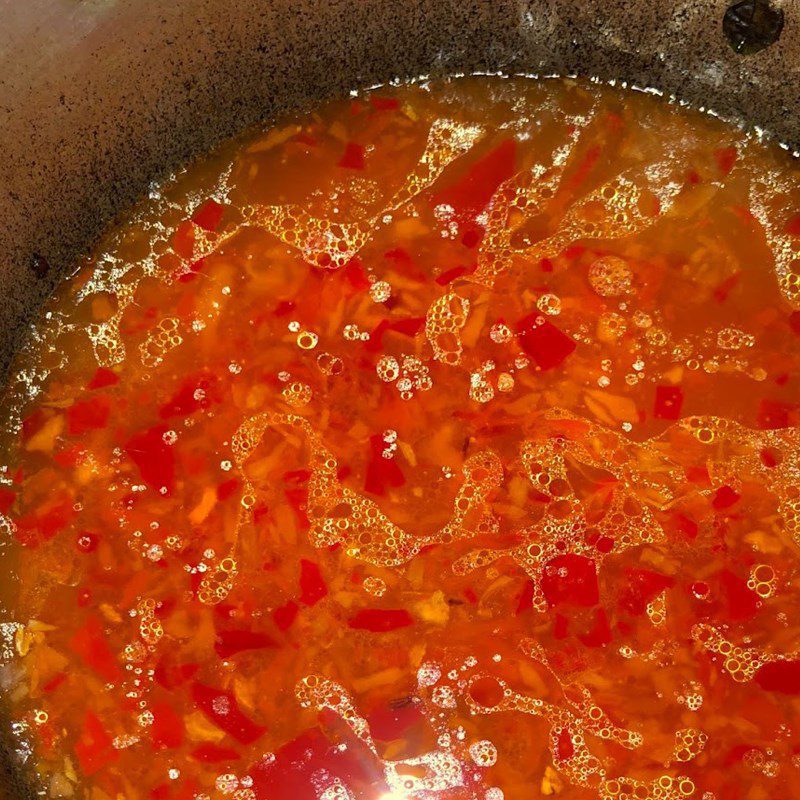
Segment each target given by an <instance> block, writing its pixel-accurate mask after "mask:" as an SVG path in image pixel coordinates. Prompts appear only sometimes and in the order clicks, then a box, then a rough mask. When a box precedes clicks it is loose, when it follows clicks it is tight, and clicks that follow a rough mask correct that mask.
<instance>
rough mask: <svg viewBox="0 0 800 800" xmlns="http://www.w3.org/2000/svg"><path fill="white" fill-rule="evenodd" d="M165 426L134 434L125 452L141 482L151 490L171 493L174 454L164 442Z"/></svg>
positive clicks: (173, 474) (173, 476) (173, 481)
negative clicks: (137, 471) (135, 467)
mask: <svg viewBox="0 0 800 800" xmlns="http://www.w3.org/2000/svg"><path fill="white" fill-rule="evenodd" d="M167 430H168V428H167V426H166V425H156V426H155V427H153V428H148V429H147V430H145V431H141V432H140V433H137V434H134V435H133V436H131V438H130V439H128V442H127V444H126V445H125V452H126V453H127V454H128V457H129V458H130V459H131V461H133V463H134V464H136V466H137V467H138V468H139V473H140V474H141V476H142V480H143V481H144V482H145V483H146V484H147V485H148V486H150V487H151V488H153V489H155V490H156V491H160V490H161V489H162V488H166V493H167V494H168V495H169V494H171V493H172V490H173V488H174V483H175V453H174V450H173V448H172V447H171V446H170V445H168V444H167V443H166V442H165V441H164V434H165V433H166V432H167Z"/></svg>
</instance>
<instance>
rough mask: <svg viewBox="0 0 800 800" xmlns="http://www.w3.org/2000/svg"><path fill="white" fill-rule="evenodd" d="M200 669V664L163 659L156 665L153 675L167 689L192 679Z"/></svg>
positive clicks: (174, 687)
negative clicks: (175, 662) (172, 662)
mask: <svg viewBox="0 0 800 800" xmlns="http://www.w3.org/2000/svg"><path fill="white" fill-rule="evenodd" d="M199 669H200V665H199V664H190V663H189V664H171V663H169V662H168V661H164V660H163V659H162V660H161V661H159V662H158V664H157V665H156V668H155V672H154V674H153V677H154V678H155V679H156V681H157V682H158V683H159V684H161V686H163V687H164V688H165V689H176V688H177V687H178V686H183V684H185V683H187V682H188V681H190V680H191V679H192V678H193V677H194V676H195V675H196V674H197V672H198V670H199Z"/></svg>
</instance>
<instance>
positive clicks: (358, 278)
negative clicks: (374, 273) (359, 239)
mask: <svg viewBox="0 0 800 800" xmlns="http://www.w3.org/2000/svg"><path fill="white" fill-rule="evenodd" d="M342 274H343V275H344V277H345V278H347V281H348V283H349V284H350V285H351V286H352V287H353V288H354V289H355V290H356V291H358V292H365V291H366V290H367V289H369V287H370V286H372V284H371V283H370V280H369V278H368V277H367V273H366V271H365V270H364V267H363V265H362V264H361V259H360V258H358V256H354V257H353V258H351V259H350V260H349V261H348V262H347V263H346V264H345V265H344V269H343V270H342Z"/></svg>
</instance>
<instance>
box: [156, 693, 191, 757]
mask: <svg viewBox="0 0 800 800" xmlns="http://www.w3.org/2000/svg"><path fill="white" fill-rule="evenodd" d="M152 714H153V725H152V727H151V728H150V736H151V738H152V740H153V744H154V745H155V746H156V747H157V748H162V747H163V748H166V749H169V750H172V749H174V748H176V747H180V746H181V745H182V744H183V736H184V729H183V719H182V718H181V717H180V716H178V714H177V713H176V712H175V711H174V709H173V708H172V706H171V705H170V704H169V703H167V702H166V701H163V700H162V701H161V702H158V703H155V704H154V705H153V708H152Z"/></svg>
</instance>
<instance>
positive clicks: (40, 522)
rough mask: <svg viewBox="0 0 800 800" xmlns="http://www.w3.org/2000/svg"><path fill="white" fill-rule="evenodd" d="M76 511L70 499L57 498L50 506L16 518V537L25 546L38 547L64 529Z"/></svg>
mask: <svg viewBox="0 0 800 800" xmlns="http://www.w3.org/2000/svg"><path fill="white" fill-rule="evenodd" d="M75 513H76V512H75V509H74V508H73V504H72V502H71V501H70V500H60V501H59V500H58V498H56V500H55V502H54V504H53V505H52V506H50V507H49V508H47V507H45V508H44V509H42V510H40V511H39V512H38V513H33V514H28V515H26V516H24V517H19V518H18V519H17V520H16V531H15V532H14V537H15V538H16V540H17V541H18V542H19V543H20V544H22V545H24V546H25V547H36V546H38V545H40V544H42V543H43V542H47V541H50V539H52V538H54V537H55V536H56V534H58V533H60V532H61V531H62V530H64V528H66V527H67V525H69V523H70V522H71V521H72V519H73V518H74V517H75Z"/></svg>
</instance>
